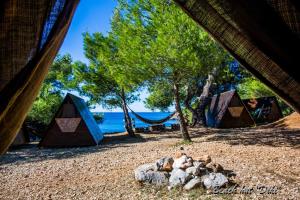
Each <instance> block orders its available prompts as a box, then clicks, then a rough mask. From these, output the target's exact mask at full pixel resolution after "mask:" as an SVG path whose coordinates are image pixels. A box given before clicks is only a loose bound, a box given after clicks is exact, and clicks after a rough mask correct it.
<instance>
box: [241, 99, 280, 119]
mask: <svg viewBox="0 0 300 200" xmlns="http://www.w3.org/2000/svg"><path fill="white" fill-rule="evenodd" d="M243 103H244V104H245V106H246V108H247V110H248V111H249V112H250V114H251V116H252V117H253V119H254V120H255V123H256V124H263V123H271V122H275V121H277V120H279V119H281V118H282V117H283V115H282V112H281V109H280V106H279V103H278V101H277V98H276V97H275V96H271V97H261V98H253V99H244V100H243Z"/></svg>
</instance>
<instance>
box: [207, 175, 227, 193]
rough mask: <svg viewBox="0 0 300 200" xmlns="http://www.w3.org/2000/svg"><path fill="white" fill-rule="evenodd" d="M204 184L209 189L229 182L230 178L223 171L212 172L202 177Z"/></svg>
mask: <svg viewBox="0 0 300 200" xmlns="http://www.w3.org/2000/svg"><path fill="white" fill-rule="evenodd" d="M202 180H203V184H204V186H205V187H206V188H207V189H213V188H216V187H222V186H223V185H225V184H226V183H228V179H227V178H226V176H224V175H223V174H221V173H210V174H209V175H206V176H203V177H202Z"/></svg>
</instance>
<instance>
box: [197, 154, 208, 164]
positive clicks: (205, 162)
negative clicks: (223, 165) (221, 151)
mask: <svg viewBox="0 0 300 200" xmlns="http://www.w3.org/2000/svg"><path fill="white" fill-rule="evenodd" d="M199 161H202V162H204V164H205V165H207V164H208V163H210V162H211V157H210V156H209V155H204V156H202V157H201V158H199Z"/></svg>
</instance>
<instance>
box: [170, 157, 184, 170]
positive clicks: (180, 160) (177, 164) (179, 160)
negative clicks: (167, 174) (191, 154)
mask: <svg viewBox="0 0 300 200" xmlns="http://www.w3.org/2000/svg"><path fill="white" fill-rule="evenodd" d="M186 162H187V156H186V155H182V156H181V157H180V158H177V159H175V160H174V163H173V165H172V167H173V169H176V168H177V169H179V168H180V167H181V166H182V165H183V164H184V163H186Z"/></svg>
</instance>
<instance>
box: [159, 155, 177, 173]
mask: <svg viewBox="0 0 300 200" xmlns="http://www.w3.org/2000/svg"><path fill="white" fill-rule="evenodd" d="M173 163H174V160H173V158H172V157H163V158H161V159H159V160H158V161H156V167H157V170H158V171H172V165H173Z"/></svg>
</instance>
